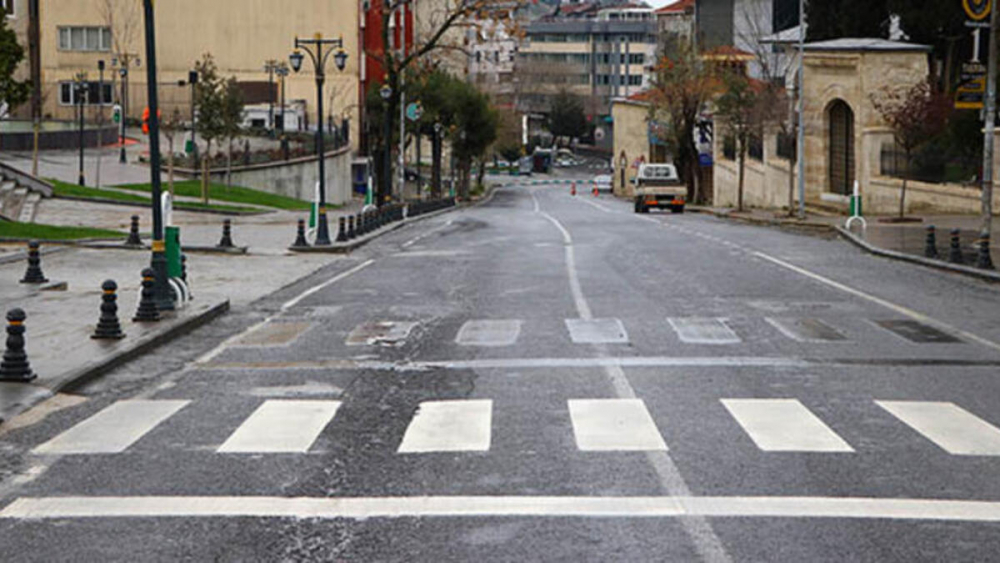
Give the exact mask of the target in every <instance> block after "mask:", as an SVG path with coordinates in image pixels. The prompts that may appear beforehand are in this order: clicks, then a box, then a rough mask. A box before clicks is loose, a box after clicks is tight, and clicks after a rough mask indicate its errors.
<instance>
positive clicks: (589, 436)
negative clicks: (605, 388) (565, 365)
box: [568, 399, 667, 452]
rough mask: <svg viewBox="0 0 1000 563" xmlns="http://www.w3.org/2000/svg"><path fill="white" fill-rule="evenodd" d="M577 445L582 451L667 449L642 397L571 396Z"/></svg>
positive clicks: (570, 410) (571, 415)
mask: <svg viewBox="0 0 1000 563" xmlns="http://www.w3.org/2000/svg"><path fill="white" fill-rule="evenodd" d="M568 403H569V416H570V419H571V420H572V422H573V435H574V436H575V437H576V445H577V447H578V448H580V450H582V451H585V452H616V451H621V452H625V451H629V452H632V451H666V450H667V444H665V443H664V442H663V437H661V436H660V432H659V430H657V429H656V423H655V422H653V417H651V416H650V415H649V411H648V410H646V404H645V403H643V401H642V400H641V399H572V400H570V401H568Z"/></svg>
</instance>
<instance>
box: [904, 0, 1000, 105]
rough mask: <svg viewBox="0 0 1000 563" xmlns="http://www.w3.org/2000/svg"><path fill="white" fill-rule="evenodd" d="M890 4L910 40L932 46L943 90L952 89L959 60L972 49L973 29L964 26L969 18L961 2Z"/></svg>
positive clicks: (907, 0) (920, 0)
mask: <svg viewBox="0 0 1000 563" xmlns="http://www.w3.org/2000/svg"><path fill="white" fill-rule="evenodd" d="M889 7H890V9H891V10H892V13H893V14H896V15H898V16H899V19H900V27H901V28H902V29H903V31H904V32H905V33H906V35H907V37H908V38H909V39H908V40H909V41H911V42H913V43H919V44H922V45H931V46H933V47H934V53H933V57H934V60H935V61H937V62H938V63H939V64H940V65H941V67H940V68H941V75H942V84H941V87H942V88H943V89H944V91H945V92H952V90H953V87H954V84H955V82H956V80H955V79H956V78H957V76H958V74H959V71H960V70H961V69H960V66H961V65H959V64H958V61H960V60H967V58H968V57H969V56H970V55H971V50H972V40H971V33H972V30H971V29H969V28H967V27H965V20H966V19H968V18H967V16H966V14H965V10H964V9H963V8H962V3H961V2H958V1H956V2H951V1H945V2H942V1H941V0H890V1H889ZM982 35H983V36H984V37H985V36H986V34H985V33H983V34H982Z"/></svg>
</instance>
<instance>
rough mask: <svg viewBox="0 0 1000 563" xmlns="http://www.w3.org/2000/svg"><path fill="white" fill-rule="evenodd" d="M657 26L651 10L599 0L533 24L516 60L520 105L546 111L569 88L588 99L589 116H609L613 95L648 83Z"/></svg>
mask: <svg viewBox="0 0 1000 563" xmlns="http://www.w3.org/2000/svg"><path fill="white" fill-rule="evenodd" d="M656 25H657V24H656V18H655V14H654V13H653V10H652V9H651V8H648V7H642V6H635V5H621V6H614V7H601V6H599V5H595V4H589V5H588V4H577V5H573V6H572V7H571V9H567V10H566V12H565V13H560V12H559V11H557V12H556V13H554V14H553V15H552V16H549V17H545V18H541V19H538V20H536V21H533V22H531V23H530V24H529V25H528V26H527V28H526V41H525V42H524V44H523V45H522V46H521V48H520V50H519V52H518V56H517V58H516V62H517V65H518V72H517V74H518V84H517V87H516V88H515V95H516V97H517V103H518V105H519V109H521V110H522V111H526V112H536V113H545V112H547V111H548V109H549V101H550V99H551V97H552V96H554V95H555V94H557V93H558V92H560V91H563V90H565V91H568V92H571V93H574V94H577V95H579V96H581V97H583V98H584V99H585V101H586V104H585V107H586V109H587V113H588V114H589V116H591V117H597V116H607V115H609V112H610V102H611V100H612V99H613V98H616V97H627V96H629V95H631V94H633V93H636V92H639V91H641V90H643V89H644V88H646V87H648V85H649V80H650V74H651V73H650V69H651V67H652V64H653V62H654V57H655V55H656V48H657V27H656Z"/></svg>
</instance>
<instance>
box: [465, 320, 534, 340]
mask: <svg viewBox="0 0 1000 563" xmlns="http://www.w3.org/2000/svg"><path fill="white" fill-rule="evenodd" d="M520 334H521V321H517V320H495V319H482V320H472V321H466V322H465V324H463V325H462V328H461V329H459V331H458V336H456V337H455V342H457V343H458V344H461V345H463V346H510V345H512V344H514V343H515V342H517V337H518V336H519V335H520Z"/></svg>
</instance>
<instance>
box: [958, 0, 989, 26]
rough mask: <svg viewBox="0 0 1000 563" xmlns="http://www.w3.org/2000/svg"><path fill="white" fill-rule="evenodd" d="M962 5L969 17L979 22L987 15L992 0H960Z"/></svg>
mask: <svg viewBox="0 0 1000 563" xmlns="http://www.w3.org/2000/svg"><path fill="white" fill-rule="evenodd" d="M962 7H963V8H965V14H966V15H967V16H969V19H971V20H972V21H977V22H981V21H983V20H985V19H986V18H988V17H989V15H990V10H991V9H992V8H993V0H962Z"/></svg>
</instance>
